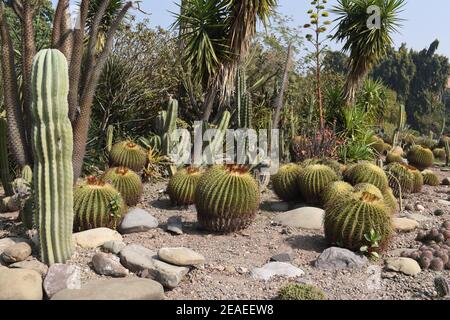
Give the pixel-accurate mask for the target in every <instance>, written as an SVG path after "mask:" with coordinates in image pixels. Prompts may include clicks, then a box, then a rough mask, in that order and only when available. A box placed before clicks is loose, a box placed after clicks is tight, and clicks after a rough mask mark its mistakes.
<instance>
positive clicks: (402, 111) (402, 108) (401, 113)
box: [392, 104, 406, 147]
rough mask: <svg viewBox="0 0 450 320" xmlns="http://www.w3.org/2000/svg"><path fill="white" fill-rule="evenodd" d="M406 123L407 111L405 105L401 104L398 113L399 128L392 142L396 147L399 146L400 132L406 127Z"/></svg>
mask: <svg viewBox="0 0 450 320" xmlns="http://www.w3.org/2000/svg"><path fill="white" fill-rule="evenodd" d="M405 125H406V111H405V105H403V104H401V105H400V106H399V114H398V123H397V129H395V132H394V137H393V138H392V142H393V143H392V144H393V146H394V147H397V146H398V145H399V143H400V133H401V132H402V131H403V130H404V129H405Z"/></svg>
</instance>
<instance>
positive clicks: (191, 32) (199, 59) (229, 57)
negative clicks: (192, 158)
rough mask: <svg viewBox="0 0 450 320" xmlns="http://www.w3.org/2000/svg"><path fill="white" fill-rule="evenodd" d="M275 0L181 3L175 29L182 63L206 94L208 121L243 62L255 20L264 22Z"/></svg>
mask: <svg viewBox="0 0 450 320" xmlns="http://www.w3.org/2000/svg"><path fill="white" fill-rule="evenodd" d="M277 4H278V1H277V0H246V1H241V0H183V1H182V3H181V5H180V13H179V14H176V16H177V21H176V23H175V26H176V27H178V28H179V29H180V43H181V44H182V48H181V52H182V60H183V63H184V65H185V68H186V69H188V70H189V71H190V73H191V77H192V79H193V80H194V81H195V82H197V83H199V84H201V86H202V90H203V91H204V92H206V96H205V102H204V104H203V120H205V121H207V120H208V119H209V118H210V116H211V113H212V111H213V106H214V102H215V100H216V98H217V96H218V95H219V96H220V97H221V99H222V101H223V99H225V98H227V97H228V96H229V95H230V94H231V88H232V86H233V82H234V75H235V71H236V68H237V67H238V65H239V64H240V63H241V62H242V61H243V60H244V59H245V57H246V56H247V52H248V49H249V46H250V43H251V40H252V38H253V36H254V34H255V33H256V25H257V22H258V20H260V21H262V22H263V23H266V22H267V20H268V18H269V16H270V14H271V13H272V11H273V10H274V8H275V7H276V6H277Z"/></svg>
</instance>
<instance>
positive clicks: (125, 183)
mask: <svg viewBox="0 0 450 320" xmlns="http://www.w3.org/2000/svg"><path fill="white" fill-rule="evenodd" d="M103 180H104V181H106V182H108V183H111V185H112V186H113V187H114V188H116V189H117V191H119V192H120V194H121V195H122V198H123V199H124V200H125V203H126V204H127V205H128V206H135V205H137V204H138V203H139V201H140V200H141V196H142V191H143V185H142V181H141V178H140V177H139V175H137V174H136V173H135V172H134V171H132V170H130V169H128V168H125V167H119V168H111V169H110V170H108V171H107V172H106V173H105V175H104V177H103Z"/></svg>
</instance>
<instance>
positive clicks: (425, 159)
mask: <svg viewBox="0 0 450 320" xmlns="http://www.w3.org/2000/svg"><path fill="white" fill-rule="evenodd" d="M408 162H409V163H410V164H411V165H413V166H414V167H416V168H417V169H419V170H425V169H427V168H429V167H431V166H432V165H433V163H434V156H433V152H432V151H431V150H430V149H428V148H424V147H422V146H419V145H415V146H413V147H412V148H411V150H409V152H408Z"/></svg>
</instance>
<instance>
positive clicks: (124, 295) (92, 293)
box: [52, 278, 164, 300]
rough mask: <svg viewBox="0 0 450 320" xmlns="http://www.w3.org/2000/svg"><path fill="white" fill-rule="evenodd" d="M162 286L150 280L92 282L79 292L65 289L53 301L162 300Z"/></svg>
mask: <svg viewBox="0 0 450 320" xmlns="http://www.w3.org/2000/svg"><path fill="white" fill-rule="evenodd" d="M162 299H164V289H163V287H162V285H161V284H159V283H158V282H156V281H153V280H149V279H134V278H129V279H108V280H97V281H92V282H89V283H88V284H86V285H85V286H83V287H82V288H81V289H79V290H70V289H65V290H62V291H60V292H58V293H57V294H55V295H54V296H53V297H52V300H162Z"/></svg>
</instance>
